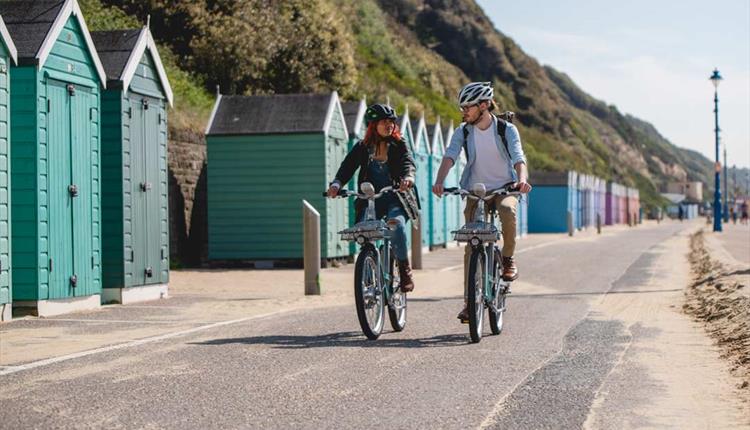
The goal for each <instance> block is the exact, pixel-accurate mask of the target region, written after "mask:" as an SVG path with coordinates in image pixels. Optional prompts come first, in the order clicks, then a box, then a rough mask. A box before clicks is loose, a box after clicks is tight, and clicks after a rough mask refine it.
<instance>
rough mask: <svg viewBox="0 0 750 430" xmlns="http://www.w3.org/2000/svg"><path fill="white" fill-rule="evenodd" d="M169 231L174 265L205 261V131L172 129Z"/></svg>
mask: <svg viewBox="0 0 750 430" xmlns="http://www.w3.org/2000/svg"><path fill="white" fill-rule="evenodd" d="M168 148H169V156H168V163H169V227H170V228H169V231H170V261H171V262H172V266H173V267H196V266H200V265H201V264H202V262H204V261H205V256H206V252H207V248H206V246H207V228H206V225H207V224H206V212H207V211H206V139H205V136H204V135H203V133H199V132H195V131H192V130H186V129H170V130H169V145H168Z"/></svg>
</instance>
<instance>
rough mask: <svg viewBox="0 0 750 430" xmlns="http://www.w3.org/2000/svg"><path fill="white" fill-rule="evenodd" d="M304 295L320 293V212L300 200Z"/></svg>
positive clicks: (317, 294)
mask: <svg viewBox="0 0 750 430" xmlns="http://www.w3.org/2000/svg"><path fill="white" fill-rule="evenodd" d="M302 223H303V235H304V240H303V242H304V245H303V246H304V259H305V261H304V265H305V295H306V296H309V295H315V296H319V295H320V213H318V211H316V210H315V208H314V207H312V205H311V204H310V203H308V202H307V201H306V200H302Z"/></svg>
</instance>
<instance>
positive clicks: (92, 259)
mask: <svg viewBox="0 0 750 430" xmlns="http://www.w3.org/2000/svg"><path fill="white" fill-rule="evenodd" d="M94 267H96V264H95V263H94V256H93V255H92V256H91V268H92V269H93V268H94Z"/></svg>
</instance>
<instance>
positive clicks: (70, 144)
mask: <svg viewBox="0 0 750 430" xmlns="http://www.w3.org/2000/svg"><path fill="white" fill-rule="evenodd" d="M0 15H2V17H3V19H4V20H5V24H6V25H7V28H8V33H9V34H10V36H11V37H12V38H13V41H14V42H15V43H16V46H17V47H18V66H17V67H15V68H13V70H12V73H11V80H10V83H11V85H10V86H11V136H12V140H11V216H12V222H13V225H12V229H11V231H12V240H11V242H12V243H11V244H12V259H13V302H14V303H13V305H14V306H33V307H36V308H37V312H38V313H39V315H54V314H58V313H63V312H69V311H73V310H78V309H82V308H92V307H98V306H99V305H100V303H101V298H100V295H101V288H102V279H101V193H100V186H101V178H100V164H99V160H100V157H101V153H100V137H99V136H100V135H99V131H100V124H99V116H100V104H99V103H100V102H99V99H100V88H101V87H104V86H105V85H106V77H105V73H104V68H103V67H102V64H101V61H100V60H99V56H98V54H97V52H96V50H95V48H94V43H93V41H92V40H91V35H90V34H89V31H88V29H87V27H86V23H85V21H84V19H83V15H82V13H81V9H80V7H79V6H78V3H77V2H76V1H75V0H66V1H57V2H51V1H35V2H28V1H8V2H0Z"/></svg>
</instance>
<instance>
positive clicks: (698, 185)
mask: <svg viewBox="0 0 750 430" xmlns="http://www.w3.org/2000/svg"><path fill="white" fill-rule="evenodd" d="M667 193H668V194H683V195H685V198H686V199H688V200H690V201H693V202H701V201H703V183H702V182H670V183H668V184H667Z"/></svg>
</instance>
